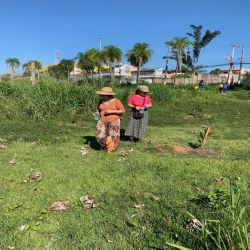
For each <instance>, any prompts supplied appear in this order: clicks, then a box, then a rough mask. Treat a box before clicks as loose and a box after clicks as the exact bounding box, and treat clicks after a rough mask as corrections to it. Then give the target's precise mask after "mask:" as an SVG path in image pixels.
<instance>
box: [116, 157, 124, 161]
mask: <svg viewBox="0 0 250 250" xmlns="http://www.w3.org/2000/svg"><path fill="white" fill-rule="evenodd" d="M117 161H125V158H124V157H122V158H120V159H118V160H117Z"/></svg>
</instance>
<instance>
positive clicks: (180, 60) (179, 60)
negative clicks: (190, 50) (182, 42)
mask: <svg viewBox="0 0 250 250" xmlns="http://www.w3.org/2000/svg"><path fill="white" fill-rule="evenodd" d="M177 62H178V71H179V72H181V66H182V55H181V50H180V51H178V55H177Z"/></svg>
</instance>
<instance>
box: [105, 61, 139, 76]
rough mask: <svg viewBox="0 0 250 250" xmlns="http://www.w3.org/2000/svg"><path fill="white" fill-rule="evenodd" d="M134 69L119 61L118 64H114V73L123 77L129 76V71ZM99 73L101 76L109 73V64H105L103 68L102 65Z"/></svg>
mask: <svg viewBox="0 0 250 250" xmlns="http://www.w3.org/2000/svg"><path fill="white" fill-rule="evenodd" d="M134 70H136V67H134V66H130V65H128V64H122V63H120V64H119V65H116V66H115V75H116V76H123V77H131V76H132V74H131V72H132V71H134ZM101 75H102V76H105V75H110V69H109V66H106V67H105V68H104V67H103V66H102V69H101Z"/></svg>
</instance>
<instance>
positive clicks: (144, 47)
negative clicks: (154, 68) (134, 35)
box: [125, 43, 154, 83]
mask: <svg viewBox="0 0 250 250" xmlns="http://www.w3.org/2000/svg"><path fill="white" fill-rule="evenodd" d="M148 47H149V44H148V43H135V45H134V47H133V48H132V49H131V50H128V52H127V54H126V55H125V57H126V58H127V60H128V62H130V63H131V65H133V66H135V67H137V68H138V72H137V80H136V82H137V83H139V77H140V70H141V66H143V65H144V64H145V63H147V62H148V60H151V59H152V54H153V53H154V52H153V50H151V49H149V48H148Z"/></svg>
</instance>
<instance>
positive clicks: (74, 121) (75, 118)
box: [74, 110, 76, 124]
mask: <svg viewBox="0 0 250 250" xmlns="http://www.w3.org/2000/svg"><path fill="white" fill-rule="evenodd" d="M74 124H76V110H74Z"/></svg>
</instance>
